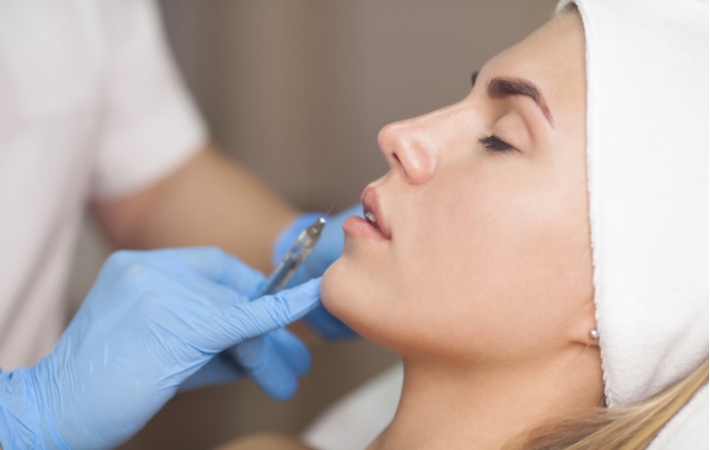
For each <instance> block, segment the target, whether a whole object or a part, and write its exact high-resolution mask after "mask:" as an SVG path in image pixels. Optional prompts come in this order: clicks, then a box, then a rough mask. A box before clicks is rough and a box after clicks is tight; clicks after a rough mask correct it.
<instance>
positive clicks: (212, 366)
mask: <svg viewBox="0 0 710 450" xmlns="http://www.w3.org/2000/svg"><path fill="white" fill-rule="evenodd" d="M245 375H246V371H245V370H244V368H242V367H241V366H239V365H238V364H237V363H236V361H235V360H234V357H233V356H232V355H231V354H230V353H228V352H221V353H218V354H216V355H215V356H214V357H213V358H212V359H210V361H209V362H208V363H207V364H205V365H204V366H202V368H201V369H200V370H198V371H197V372H195V373H194V374H192V376H190V378H188V379H187V380H185V381H183V382H182V384H181V385H180V388H179V389H178V391H180V392H185V391H189V390H192V389H198V388H201V387H205V386H212V385H217V384H225V383H230V382H232V381H235V380H238V379H240V378H242V377H244V376H245Z"/></svg>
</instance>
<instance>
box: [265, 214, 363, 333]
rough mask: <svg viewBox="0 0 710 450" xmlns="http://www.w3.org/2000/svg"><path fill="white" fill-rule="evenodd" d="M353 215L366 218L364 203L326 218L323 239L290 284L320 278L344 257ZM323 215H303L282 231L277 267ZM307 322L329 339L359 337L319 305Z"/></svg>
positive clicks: (276, 253)
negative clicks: (346, 228)
mask: <svg viewBox="0 0 710 450" xmlns="http://www.w3.org/2000/svg"><path fill="white" fill-rule="evenodd" d="M352 215H358V216H361V217H362V206H361V205H359V204H358V205H356V206H353V207H351V208H349V209H346V210H345V211H343V212H341V213H340V214H337V215H334V216H329V217H327V218H326V223H325V228H324V229H323V233H322V234H321V238H320V241H318V243H317V244H316V246H315V247H314V248H313V251H312V252H311V254H310V255H309V256H308V258H306V260H305V261H304V262H303V265H302V266H301V267H300V268H299V269H298V271H297V272H296V273H295V275H294V276H293V278H292V279H291V281H290V282H289V283H288V286H296V285H298V284H301V283H303V282H305V281H307V280H310V279H311V278H315V277H320V276H321V275H323V272H325V270H326V269H327V268H328V267H329V266H330V265H331V264H333V262H335V260H336V259H338V258H340V255H341V254H342V253H343V229H342V225H343V221H345V219H347V218H348V217H350V216H352ZM321 216H323V214H319V213H308V214H303V215H301V216H299V217H298V218H297V219H296V220H294V221H293V223H291V225H289V227H288V228H286V229H285V230H284V231H282V232H281V234H280V235H279V237H278V238H277V239H276V243H275V244H274V252H273V255H272V256H273V257H272V263H273V265H274V266H276V264H278V263H279V261H280V260H281V258H282V257H283V256H284V255H285V254H286V252H287V251H288V249H289V248H290V247H291V245H292V244H293V242H294V241H295V240H296V238H297V237H298V234H299V233H300V232H301V231H302V230H303V229H304V228H306V227H307V226H309V225H312V224H313V222H315V221H316V219H318V217H321ZM304 321H305V322H306V323H307V324H308V325H309V326H310V327H311V328H313V329H314V330H315V331H316V332H317V333H318V334H319V335H320V336H321V337H323V338H324V339H325V340H329V341H330V340H337V339H343V338H351V337H355V336H357V334H356V333H355V332H354V331H352V330H351V329H350V328H349V327H348V326H347V325H345V324H344V323H343V322H341V321H340V320H338V319H337V318H336V317H334V316H333V315H332V314H330V313H329V312H328V311H326V310H325V308H323V306H318V307H317V308H316V309H314V310H313V311H312V312H310V313H309V314H308V315H307V316H306V317H305V318H304Z"/></svg>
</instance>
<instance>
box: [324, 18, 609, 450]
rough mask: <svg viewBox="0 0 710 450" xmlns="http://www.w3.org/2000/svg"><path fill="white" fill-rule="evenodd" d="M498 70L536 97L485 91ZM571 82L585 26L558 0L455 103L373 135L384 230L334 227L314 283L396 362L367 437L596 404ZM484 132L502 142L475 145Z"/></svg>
mask: <svg viewBox="0 0 710 450" xmlns="http://www.w3.org/2000/svg"><path fill="white" fill-rule="evenodd" d="M499 77H500V78H505V79H509V80H510V79H513V80H520V79H524V80H528V81H529V82H531V83H533V84H534V85H535V86H537V88H538V89H539V91H540V92H541V94H542V98H541V99H539V100H540V101H541V104H543V105H544V106H545V107H546V108H544V107H543V108H541V107H540V106H539V105H538V104H536V102H535V101H533V99H531V98H530V97H528V96H523V95H515V96H505V97H502V96H499V95H498V96H496V95H494V96H491V95H490V93H489V92H487V86H488V85H489V82H490V81H491V80H493V79H495V78H499ZM585 92H586V80H585V60H584V31H583V28H582V23H581V20H580V18H579V16H578V15H577V14H576V13H567V14H564V15H562V16H560V17H558V18H556V19H554V20H552V21H551V22H549V23H548V24H546V25H545V26H543V27H542V28H541V29H539V30H538V31H536V32H535V33H534V34H532V35H531V36H529V37H528V38H526V39H525V40H524V41H522V42H520V43H519V44H517V45H515V46H514V47H512V48H510V49H508V50H506V51H505V52H503V53H501V54H499V55H498V56H496V57H495V58H493V59H492V60H491V61H489V62H488V63H487V64H486V65H485V66H484V67H483V68H482V70H481V72H480V74H479V75H478V79H477V81H476V84H475V86H474V88H473V90H472V91H471V93H470V94H469V95H468V96H467V97H466V98H465V99H464V100H463V101H461V102H459V103H457V104H454V105H452V106H449V107H446V108H443V109H440V110H438V111H434V112H432V113H430V114H427V115H424V116H421V117H417V118H414V119H410V120H406V121H402V122H397V123H394V124H391V125H388V126H387V127H385V128H384V129H383V130H382V131H381V132H380V135H379V145H380V148H381V150H382V153H383V154H384V156H385V158H386V159H387V161H388V162H389V165H390V171H389V172H388V173H387V175H385V176H384V177H383V178H381V179H379V180H377V181H375V182H374V183H372V184H371V185H370V186H369V187H368V189H367V190H366V192H368V194H367V195H366V197H368V198H370V199H372V198H376V201H377V203H378V205H379V208H378V213H379V215H378V218H377V220H378V223H380V224H381V226H384V227H386V228H387V229H388V230H389V232H390V233H391V239H389V240H388V239H381V238H380V239H376V238H372V237H368V236H365V235H363V234H362V233H358V232H357V230H356V229H357V226H351V227H348V226H347V224H346V225H345V226H344V228H345V229H346V240H345V251H344V253H343V256H342V257H341V258H340V259H339V260H338V261H336V263H335V264H333V266H331V268H330V269H329V270H328V271H327V272H326V274H325V276H324V279H323V284H322V287H321V296H322V299H323V303H324V305H325V306H326V308H327V309H329V310H330V311H331V312H332V313H334V314H335V315H336V316H338V317H339V318H340V319H341V320H343V321H344V322H345V323H347V324H348V325H349V326H351V327H352V328H353V329H354V330H356V331H357V332H359V333H360V334H361V335H363V336H365V337H367V338H369V339H371V340H373V341H375V342H377V343H379V344H381V345H384V346H385V347H388V348H390V349H392V350H394V351H395V352H397V353H399V354H400V355H401V356H402V359H403V361H404V364H405V381H404V389H403V393H402V400H401V402H400V405H399V409H398V411H397V414H396V416H395V419H394V421H393V422H392V424H391V425H390V426H389V427H388V428H387V429H386V430H385V431H384V432H383V434H382V435H381V436H380V437H379V438H378V440H377V441H376V442H374V443H373V445H372V446H371V448H467V449H470V448H481V449H489V448H490V449H494V448H496V449H497V448H502V447H503V446H504V445H505V444H506V443H507V442H510V441H511V439H514V438H515V437H516V436H520V435H521V433H526V432H528V431H530V430H532V429H534V428H536V427H538V426H541V425H543V424H546V423H549V422H554V421H557V420H560V419H562V418H567V417H570V416H572V415H575V414H583V413H584V412H585V411H588V410H589V409H590V408H592V407H594V406H598V405H599V404H600V403H601V401H602V397H603V382H602V376H601V359H600V356H599V351H598V346H597V342H596V341H595V340H592V339H591V338H590V337H589V331H590V330H591V329H593V328H595V326H596V323H595V319H594V306H593V296H594V291H593V286H592V273H593V270H592V256H591V245H590V229H589V216H588V194H587V185H586V183H587V180H586V155H585V145H586V135H585V123H586V118H585V110H586V99H585ZM542 102H544V103H542ZM545 109H546V110H547V113H546V112H545ZM492 134H493V135H495V136H497V137H498V138H500V139H501V140H502V141H504V142H506V143H508V144H510V146H512V149H509V150H503V151H501V150H492V149H490V148H486V147H485V146H484V145H483V144H482V143H481V142H479V139H480V138H482V137H488V136H491V135H492ZM358 226H361V224H360V225H358ZM353 230H355V231H353Z"/></svg>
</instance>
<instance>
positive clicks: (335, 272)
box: [320, 257, 350, 326]
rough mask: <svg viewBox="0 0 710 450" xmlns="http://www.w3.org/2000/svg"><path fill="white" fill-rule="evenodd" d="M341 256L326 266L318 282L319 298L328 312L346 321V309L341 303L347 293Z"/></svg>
mask: <svg viewBox="0 0 710 450" xmlns="http://www.w3.org/2000/svg"><path fill="white" fill-rule="evenodd" d="M343 265H344V262H343V258H342V257H341V258H339V259H337V260H336V261H335V262H334V263H333V264H331V265H330V267H328V270H326V271H325V273H324V274H323V279H322V280H321V284H320V298H321V302H322V303H323V307H325V309H327V310H328V312H329V313H331V314H333V315H334V316H335V317H337V318H338V319H340V320H342V321H343V322H345V323H346V324H347V325H348V326H350V324H349V323H347V321H346V320H347V318H346V316H347V314H346V313H347V311H344V310H343V308H342V305H343V304H344V303H347V300H346V299H344V298H343V297H345V296H346V295H347V289H346V287H345V286H346V285H347V282H346V281H347V279H346V277H345V276H346V275H347V270H346V269H345V268H344V267H343Z"/></svg>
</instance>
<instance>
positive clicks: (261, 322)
mask: <svg viewBox="0 0 710 450" xmlns="http://www.w3.org/2000/svg"><path fill="white" fill-rule="evenodd" d="M320 282H321V279H320V278H314V279H312V280H310V281H308V282H306V283H304V284H301V285H299V286H296V287H294V288H292V289H287V290H284V291H281V292H279V293H277V294H274V295H265V296H263V297H259V298H257V299H255V300H253V301H251V302H247V303H236V304H234V305H233V306H232V307H231V309H229V310H228V312H227V313H226V314H224V315H223V316H222V317H221V319H222V320H221V321H223V323H221V324H220V325H221V326H220V327H218V329H219V330H220V332H222V333H224V334H225V337H227V338H228V339H231V341H230V342H228V343H225V344H226V345H225V348H227V347H231V346H232V345H236V344H238V343H240V342H243V341H245V340H247V339H251V338H253V337H256V336H261V335H263V334H266V333H268V332H270V331H273V330H276V329H277V328H282V327H285V326H286V325H288V324H290V323H292V322H295V321H297V320H298V319H300V318H302V317H303V316H305V315H306V314H308V313H309V312H310V311H312V310H313V309H314V308H316V307H317V306H318V305H319V304H320V294H319V290H320Z"/></svg>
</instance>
